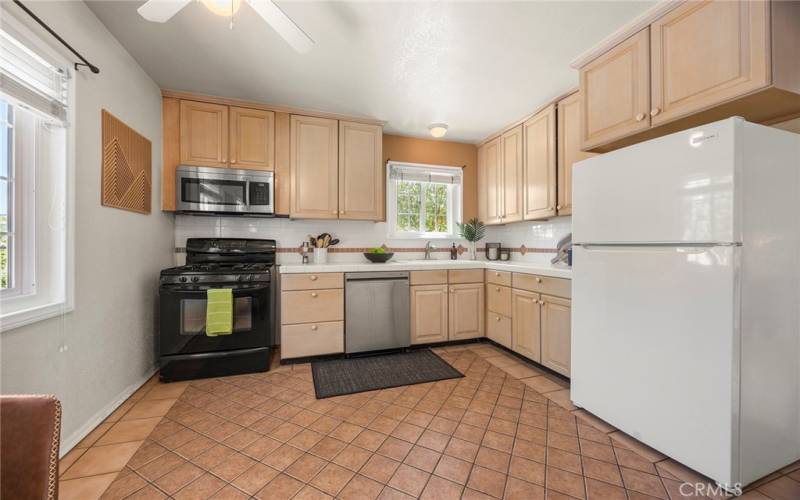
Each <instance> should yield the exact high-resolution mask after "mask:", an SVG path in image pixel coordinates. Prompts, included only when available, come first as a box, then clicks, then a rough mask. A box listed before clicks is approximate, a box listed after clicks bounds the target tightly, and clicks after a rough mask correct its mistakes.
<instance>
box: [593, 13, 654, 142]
mask: <svg viewBox="0 0 800 500" xmlns="http://www.w3.org/2000/svg"><path fill="white" fill-rule="evenodd" d="M649 62H650V29H649V28H645V29H644V30H642V31H640V32H639V33H637V34H636V35H633V36H632V37H630V38H628V39H627V40H625V41H624V42H622V43H620V44H619V45H617V46H616V47H614V48H613V49H611V50H609V51H608V52H606V53H605V54H603V55H601V56H600V57H598V58H597V59H595V60H594V61H592V62H590V63H589V64H587V65H586V66H584V67H582V68H581V69H580V82H581V83H580V87H581V96H582V101H583V110H582V111H583V120H582V121H581V143H582V149H589V148H592V147H595V146H599V145H601V144H605V143H607V142H610V141H613V140H615V139H619V138H620V137H625V136H628V135H631V134H634V133H636V132H640V131H642V130H647V129H648V128H650V114H649V111H650V64H649Z"/></svg>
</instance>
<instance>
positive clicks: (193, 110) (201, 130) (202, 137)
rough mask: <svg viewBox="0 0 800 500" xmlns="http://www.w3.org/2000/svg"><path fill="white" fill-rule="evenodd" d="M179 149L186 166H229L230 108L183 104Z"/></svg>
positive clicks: (205, 103)
mask: <svg viewBox="0 0 800 500" xmlns="http://www.w3.org/2000/svg"><path fill="white" fill-rule="evenodd" d="M180 137H181V139H180V150H181V163H182V164H183V165H197V166H200V167H226V166H227V165H228V106H222V105H220V104H212V103H207V102H197V101H186V100H183V101H181V110H180Z"/></svg>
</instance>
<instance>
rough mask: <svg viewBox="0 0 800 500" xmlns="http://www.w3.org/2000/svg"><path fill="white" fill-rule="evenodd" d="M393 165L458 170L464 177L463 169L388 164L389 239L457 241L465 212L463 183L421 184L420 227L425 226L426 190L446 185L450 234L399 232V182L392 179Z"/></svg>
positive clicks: (387, 210) (387, 204)
mask: <svg viewBox="0 0 800 500" xmlns="http://www.w3.org/2000/svg"><path fill="white" fill-rule="evenodd" d="M392 165H408V166H412V167H421V168H430V169H432V170H433V169H453V170H455V169H457V170H458V171H459V172H461V174H460V175H462V176H463V169H462V168H461V167H452V166H445V165H428V164H422V163H409V162H393V161H389V162H387V163H386V224H387V237H388V238H392V239H427V240H431V239H457V238H458V237H459V236H458V226H457V224H456V223H457V222H458V221H460V220H461V217H462V213H463V210H464V206H463V190H464V184H463V181H462V182H461V183H459V184H445V183H434V182H421V181H412V182H420V184H422V187H421V189H420V212H419V215H420V227H424V224H425V215H426V212H425V190H426V186H428V185H430V184H444V185H446V186H447V205H448V210H447V227H448V232H427V231H398V230H397V218H398V210H397V198H398V189H397V186H398V181H397V180H395V179H392V178H391V175H390V171H391V167H392Z"/></svg>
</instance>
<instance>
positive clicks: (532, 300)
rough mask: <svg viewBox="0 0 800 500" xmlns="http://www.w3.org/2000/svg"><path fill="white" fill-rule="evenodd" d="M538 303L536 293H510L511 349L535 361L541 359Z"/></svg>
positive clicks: (539, 302) (521, 291)
mask: <svg viewBox="0 0 800 500" xmlns="http://www.w3.org/2000/svg"><path fill="white" fill-rule="evenodd" d="M540 304H541V301H540V297H539V294H538V293H533V292H527V291H524V290H514V291H513V292H512V293H511V349H512V350H513V351H514V352H518V353H520V354H522V355H523V356H525V357H527V358H530V359H532V360H534V361H537V362H540V361H541V360H542V357H541V326H540V317H541V305H540Z"/></svg>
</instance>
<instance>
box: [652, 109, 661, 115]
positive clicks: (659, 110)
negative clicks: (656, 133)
mask: <svg viewBox="0 0 800 500" xmlns="http://www.w3.org/2000/svg"><path fill="white" fill-rule="evenodd" d="M659 113H661V108H653V109H651V110H650V116H656V115H657V114H659Z"/></svg>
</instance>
